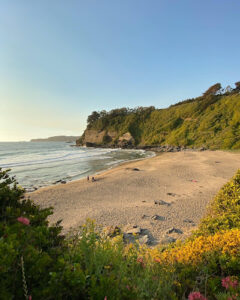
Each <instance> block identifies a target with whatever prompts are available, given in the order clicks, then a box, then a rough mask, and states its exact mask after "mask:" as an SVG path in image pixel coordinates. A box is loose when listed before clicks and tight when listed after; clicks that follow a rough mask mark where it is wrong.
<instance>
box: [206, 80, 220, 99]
mask: <svg viewBox="0 0 240 300" xmlns="http://www.w3.org/2000/svg"><path fill="white" fill-rule="evenodd" d="M221 88H222V86H221V83H216V84H214V85H212V86H210V88H209V89H207V90H206V92H205V93H203V96H208V95H216V94H217V92H219V91H220V90H221Z"/></svg>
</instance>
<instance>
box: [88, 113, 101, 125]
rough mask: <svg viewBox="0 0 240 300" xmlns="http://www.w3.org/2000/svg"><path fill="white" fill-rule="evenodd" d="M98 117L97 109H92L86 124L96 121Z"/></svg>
mask: <svg viewBox="0 0 240 300" xmlns="http://www.w3.org/2000/svg"><path fill="white" fill-rule="evenodd" d="M99 118H100V114H99V113H98V112H97V111H93V112H92V113H91V115H89V116H88V118H87V124H88V126H89V125H91V124H93V123H94V122H95V121H97V120H98V119H99Z"/></svg>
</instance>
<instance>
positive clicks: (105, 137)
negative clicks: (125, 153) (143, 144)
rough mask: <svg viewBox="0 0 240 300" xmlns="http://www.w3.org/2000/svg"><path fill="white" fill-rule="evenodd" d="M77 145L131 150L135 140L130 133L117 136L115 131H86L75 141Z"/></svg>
mask: <svg viewBox="0 0 240 300" xmlns="http://www.w3.org/2000/svg"><path fill="white" fill-rule="evenodd" d="M77 145H78V146H87V147H97V146H109V147H121V148H132V147H133V146H134V145H135V140H134V138H133V137H132V135H131V133H130V132H126V133H125V134H123V135H121V136H119V134H118V133H117V132H116V131H107V130H93V129H86V130H85V132H84V134H83V135H82V137H81V138H80V139H79V140H77Z"/></svg>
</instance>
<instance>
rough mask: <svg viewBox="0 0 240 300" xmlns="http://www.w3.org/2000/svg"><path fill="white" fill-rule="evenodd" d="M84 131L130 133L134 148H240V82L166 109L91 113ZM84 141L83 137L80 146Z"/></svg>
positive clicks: (215, 86)
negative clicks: (232, 86)
mask: <svg viewBox="0 0 240 300" xmlns="http://www.w3.org/2000/svg"><path fill="white" fill-rule="evenodd" d="M87 123H88V125H87V129H93V130H97V131H101V130H105V131H106V132H116V133H117V136H116V138H115V140H111V139H109V141H108V142H109V145H111V144H116V143H117V140H118V138H119V137H120V136H122V135H123V134H124V133H126V132H130V133H131V135H132V136H133V138H134V140H135V146H144V145H150V146H157V145H171V146H186V147H203V146H204V147H207V148H210V149H240V82H236V83H235V88H234V89H233V88H231V87H230V86H228V87H226V88H225V89H222V87H221V84H220V83H217V84H215V85H213V86H211V87H210V88H209V89H208V90H207V91H206V92H204V93H203V95H202V96H200V97H197V98H194V99H188V100H185V101H182V102H179V103H177V104H175V105H172V106H170V107H169V108H167V109H156V108H155V107H153V106H151V107H138V108H135V109H128V108H120V109H114V110H111V111H110V112H106V111H101V112H96V111H95V112H93V113H92V114H91V115H90V116H89V117H88V120H87ZM82 141H84V134H83V136H82V138H81V139H80V140H79V143H81V142H82Z"/></svg>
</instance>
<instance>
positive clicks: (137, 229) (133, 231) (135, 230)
mask: <svg viewBox="0 0 240 300" xmlns="http://www.w3.org/2000/svg"><path fill="white" fill-rule="evenodd" d="M141 231H142V229H141V228H140V227H138V226H137V227H133V228H131V229H129V230H128V231H127V232H126V233H127V234H140V233H141Z"/></svg>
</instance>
